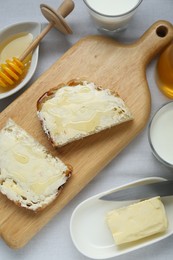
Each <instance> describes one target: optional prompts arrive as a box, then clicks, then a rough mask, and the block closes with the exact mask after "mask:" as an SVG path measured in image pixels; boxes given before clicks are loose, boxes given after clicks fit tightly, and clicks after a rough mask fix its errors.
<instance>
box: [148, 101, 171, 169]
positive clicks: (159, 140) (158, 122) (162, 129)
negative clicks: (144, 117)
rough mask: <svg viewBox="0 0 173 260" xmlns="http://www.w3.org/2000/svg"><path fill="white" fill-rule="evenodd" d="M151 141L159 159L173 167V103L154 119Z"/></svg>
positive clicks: (166, 106) (160, 111)
mask: <svg viewBox="0 0 173 260" xmlns="http://www.w3.org/2000/svg"><path fill="white" fill-rule="evenodd" d="M150 139H151V143H152V145H153V147H154V150H155V151H156V153H157V154H158V155H159V157H161V159H163V160H164V161H166V162H167V163H169V164H171V165H173V102H170V103H168V104H167V105H165V106H164V107H162V108H161V109H160V110H159V111H158V112H157V114H156V115H155V117H154V118H153V121H152V123H151V129H150ZM156 156H157V155H156Z"/></svg>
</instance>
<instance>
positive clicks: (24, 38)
mask: <svg viewBox="0 0 173 260" xmlns="http://www.w3.org/2000/svg"><path fill="white" fill-rule="evenodd" d="M32 40H33V35H32V34H31V33H18V34H15V35H13V36H11V37H9V38H8V39H6V40H5V41H3V42H2V43H0V65H1V64H5V63H6V60H7V59H10V60H12V58H13V57H17V58H19V57H20V55H21V54H22V53H23V52H24V51H25V49H26V48H27V47H28V46H29V45H30V44H31V42H32ZM31 58H32V54H30V55H28V56H27V58H26V59H25V60H24V61H23V64H24V68H23V73H22V75H21V76H20V78H19V80H17V81H16V82H15V84H13V85H12V86H8V87H5V88H3V87H0V93H3V92H7V91H9V90H11V89H12V88H14V87H16V86H17V85H19V84H20V82H21V81H22V80H23V79H24V78H25V76H26V74H27V72H28V70H29V67H30V64H31Z"/></svg>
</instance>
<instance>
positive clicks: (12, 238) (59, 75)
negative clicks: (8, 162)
mask: <svg viewBox="0 0 173 260" xmlns="http://www.w3.org/2000/svg"><path fill="white" fill-rule="evenodd" d="M172 39H173V28H172V25H171V24H169V23H168V22H165V21H158V22H157V23H155V24H154V25H153V26H152V27H151V28H150V29H149V30H148V31H147V32H146V33H145V34H144V35H143V36H142V37H141V38H140V39H139V40H138V41H137V42H135V43H134V44H131V45H123V44H120V43H117V42H116V41H115V40H113V39H110V38H106V37H103V36H89V37H86V38H84V39H82V40H80V41H79V42H78V43H76V44H75V45H74V46H73V47H72V48H71V49H69V51H67V52H66V53H65V54H64V55H63V56H62V57H61V58H60V59H59V60H58V61H57V62H56V63H55V64H54V65H53V66H52V67H51V68H50V69H49V70H48V71H46V72H45V73H44V74H43V75H42V76H41V77H40V78H39V79H38V80H37V81H36V82H35V83H34V84H33V85H32V86H31V87H30V88H29V89H28V90H27V91H25V93H23V95H21V96H20V97H19V98H17V99H16V100H15V101H14V102H13V103H12V104H11V105H10V106H8V107H7V108H6V109H5V110H4V111H3V112H2V113H1V114H0V128H2V127H3V126H4V124H5V122H6V120H7V119H8V118H9V117H10V118H12V119H13V120H14V121H15V122H16V123H18V124H19V125H20V126H21V127H23V128H24V129H25V130H26V131H28V132H29V133H30V134H31V135H32V136H33V137H35V138H36V139H37V140H38V141H39V142H40V143H42V144H43V145H45V146H46V147H47V149H48V150H50V151H51V152H52V154H54V155H57V156H59V157H60V158H61V159H62V160H63V161H65V162H68V163H70V164H71V165H72V166H73V168H74V173H73V176H72V177H71V179H70V180H69V182H68V183H67V185H66V186H65V187H64V189H63V191H62V193H61V194H60V196H59V197H58V198H57V199H56V201H55V202H54V203H53V204H52V205H50V206H49V207H48V208H46V209H45V210H44V211H43V212H41V213H38V214H34V213H32V212H29V211H27V210H25V209H22V208H19V207H17V206H15V205H14V204H13V203H12V202H10V201H8V200H7V199H6V198H5V197H4V196H2V195H0V234H1V237H2V238H3V239H4V240H5V242H6V243H7V244H8V245H9V246H10V247H12V248H20V247H22V246H24V245H25V244H26V243H27V242H28V241H29V240H30V239H31V238H32V237H33V236H34V235H35V234H36V233H37V232H38V231H39V230H40V229H41V228H42V227H43V226H44V225H45V224H46V223H47V222H48V221H49V220H50V219H51V218H52V217H53V216H54V215H55V214H57V213H58V212H59V211H60V210H61V209H62V208H63V207H64V206H65V205H66V204H67V203H68V202H69V201H70V200H71V199H72V198H73V197H74V196H75V195H77V194H78V193H79V191H80V190H82V189H83V188H84V187H85V186H86V185H87V184H88V183H89V182H90V181H91V180H92V179H93V178H94V177H95V176H96V174H97V173H98V172H99V171H100V170H101V169H102V168H103V167H104V166H105V165H106V164H108V163H109V162H110V161H111V160H112V159H113V158H114V157H115V156H116V155H117V154H118V153H119V152H120V151H121V150H122V149H123V148H124V147H125V146H126V145H128V143H129V142H130V141H132V139H133V138H134V137H135V136H136V135H137V134H138V133H139V132H140V131H141V130H142V129H143V128H144V126H145V125H146V122H147V120H148V117H149V114H150V105H151V104H150V92H149V89H148V84H147V81H146V74H145V70H146V65H147V63H148V62H149V61H150V60H151V59H152V58H153V57H154V55H156V54H157V53H159V52H160V51H161V50H162V49H163V48H164V47H165V46H166V45H168V44H169V43H170V42H171V41H172ZM74 78H86V79H88V80H89V81H93V82H95V83H96V84H98V85H101V86H103V87H106V88H110V89H113V90H115V91H117V92H118V93H119V94H120V96H121V97H122V98H123V99H124V100H125V102H126V104H127V105H128V106H129V108H130V109H131V112H132V113H133V115H134V120H133V121H131V122H128V123H124V124H122V125H119V126H117V127H114V128H112V129H110V130H106V131H103V132H102V133H99V134H97V135H93V136H90V137H87V138H85V139H83V140H81V141H77V142H74V143H72V144H69V145H66V146H65V147H63V148H61V149H58V150H56V149H54V148H53V147H52V146H51V144H50V142H49V141H48V140H47V138H46V135H45V134H44V133H43V131H42V128H41V126H40V122H39V121H38V119H37V115H36V101H37V100H38V98H39V97H40V96H41V95H42V94H43V93H44V92H45V91H47V90H49V89H50V88H52V87H55V86H56V85H58V84H59V83H62V82H68V81H69V80H71V79H74Z"/></svg>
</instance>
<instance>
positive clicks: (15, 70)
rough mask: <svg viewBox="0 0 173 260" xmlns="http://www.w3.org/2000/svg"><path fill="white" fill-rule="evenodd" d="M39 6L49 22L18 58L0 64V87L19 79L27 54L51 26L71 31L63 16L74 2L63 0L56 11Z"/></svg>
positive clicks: (9, 84) (63, 31)
mask: <svg viewBox="0 0 173 260" xmlns="http://www.w3.org/2000/svg"><path fill="white" fill-rule="evenodd" d="M40 8H41V12H42V14H43V15H44V16H45V18H46V19H47V20H48V21H49V24H48V25H47V26H46V27H45V28H44V29H43V31H42V32H41V33H40V34H39V35H38V36H37V37H36V38H35V40H34V41H33V42H32V43H31V44H30V45H29V47H28V48H27V49H26V50H25V51H24V53H23V54H22V55H21V56H20V57H19V58H16V57H14V58H13V59H12V60H6V63H5V64H1V65H0V87H4V88H5V87H7V86H12V85H13V84H15V83H16V81H18V80H19V79H20V77H21V75H22V73H23V68H24V66H25V64H24V62H23V61H24V60H25V58H26V57H27V56H28V54H30V53H31V52H32V51H33V50H34V49H35V48H36V47H37V46H38V44H39V43H40V41H41V40H42V39H43V37H44V36H45V35H46V34H47V33H48V32H49V31H50V30H51V29H52V28H53V27H55V28H56V29H58V30H59V31H60V32H62V33H64V34H70V33H72V30H71V29H70V27H69V26H68V24H67V23H66V21H65V19H64V17H66V16H67V15H68V14H69V13H71V11H72V10H73V9H74V2H73V1H72V0H64V1H63V3H62V4H61V5H60V7H59V8H58V10H57V11H56V10H54V9H53V8H51V7H50V6H48V5H45V4H41V5H40Z"/></svg>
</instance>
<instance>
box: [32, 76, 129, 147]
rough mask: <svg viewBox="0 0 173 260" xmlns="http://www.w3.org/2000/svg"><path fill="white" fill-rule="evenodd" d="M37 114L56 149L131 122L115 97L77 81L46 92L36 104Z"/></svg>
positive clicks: (108, 91) (117, 97)
mask: <svg viewBox="0 0 173 260" xmlns="http://www.w3.org/2000/svg"><path fill="white" fill-rule="evenodd" d="M37 113H38V117H39V119H40V121H41V123H42V127H43V129H44V131H45V133H46V134H47V135H48V137H49V139H50V140H51V142H52V144H53V146H56V147H60V146H63V145H65V144H67V143H69V142H72V141H75V140H78V139H81V138H83V137H86V136H89V135H92V134H95V133H98V132H100V131H102V130H104V129H107V128H110V127H112V126H115V125H118V124H120V123H123V122H126V121H129V120H131V119H132V114H131V112H130V110H129V109H128V107H127V106H126V105H125V103H124V101H123V100H122V99H121V98H120V97H119V96H118V94H116V93H111V91H110V90H109V89H104V88H101V87H98V86H96V85H95V84H94V83H92V82H91V83H90V82H87V81H78V80H72V81H70V82H69V83H67V84H61V85H59V86H57V87H56V88H54V89H51V90H50V91H48V92H46V93H45V94H44V95H43V96H42V97H41V98H40V99H39V100H38V102H37Z"/></svg>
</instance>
